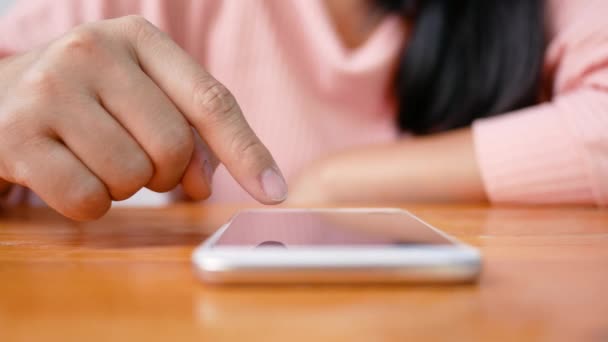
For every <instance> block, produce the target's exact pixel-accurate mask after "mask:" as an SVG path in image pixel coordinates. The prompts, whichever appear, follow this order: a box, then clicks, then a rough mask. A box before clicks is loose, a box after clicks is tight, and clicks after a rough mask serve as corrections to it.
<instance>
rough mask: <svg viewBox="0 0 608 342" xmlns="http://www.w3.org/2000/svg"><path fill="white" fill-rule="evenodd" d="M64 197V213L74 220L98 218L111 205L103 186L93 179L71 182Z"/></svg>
mask: <svg viewBox="0 0 608 342" xmlns="http://www.w3.org/2000/svg"><path fill="white" fill-rule="evenodd" d="M64 196H65V198H64V203H65V205H66V207H65V211H66V213H67V214H68V215H69V216H71V217H73V218H76V219H85V220H86V219H96V218H99V217H101V216H103V215H104V214H105V213H106V212H107V211H108V210H109V208H110V205H111V200H110V198H109V196H108V194H107V191H106V189H105V187H104V185H103V184H102V183H101V182H100V181H98V180H97V179H95V178H89V179H87V180H81V181H79V182H73V183H72V185H71V186H70V189H69V191H67V193H66V194H65V195H64Z"/></svg>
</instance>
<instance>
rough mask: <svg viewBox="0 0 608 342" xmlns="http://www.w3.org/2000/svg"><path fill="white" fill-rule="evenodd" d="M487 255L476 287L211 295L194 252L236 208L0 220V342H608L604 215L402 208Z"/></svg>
mask: <svg viewBox="0 0 608 342" xmlns="http://www.w3.org/2000/svg"><path fill="white" fill-rule="evenodd" d="M401 207H405V208H407V209H409V210H411V211H412V212H414V213H416V214H418V215H419V216H420V217H422V218H423V219H425V220H427V221H428V222H430V223H431V224H433V225H435V226H437V227H439V228H441V229H443V230H445V231H447V232H449V233H451V234H453V235H455V236H457V237H458V238H460V239H461V240H463V241H465V242H468V243H470V244H473V245H475V246H478V247H479V248H480V249H481V252H482V254H483V257H484V270H483V273H482V275H481V278H480V279H479V282H478V283H476V284H468V285H449V286H448V285H433V286H429V285H424V286H423V285H417V286H412V285H409V286H408V285H379V286H355V285H337V286H336V285H333V286H330V285H323V286H232V287H210V286H205V285H203V284H201V283H200V282H198V281H197V280H196V278H195V276H194V274H193V272H192V267H191V264H190V253H191V252H192V249H193V248H194V247H195V246H197V245H198V244H199V243H200V242H201V241H202V240H204V239H205V237H207V236H208V235H209V234H210V233H212V232H213V231H214V230H215V229H216V228H217V227H219V226H220V225H221V223H223V222H224V221H226V220H227V219H228V218H229V217H230V216H231V215H232V214H233V213H234V212H235V211H236V210H238V208H236V207H225V206H200V205H188V204H184V205H176V206H171V207H167V208H156V209H154V208H128V209H127V208H117V209H113V210H112V211H111V212H110V213H109V214H108V215H107V216H106V217H104V218H103V219H101V220H99V221H95V222H90V223H75V222H71V221H69V220H67V219H63V218H61V217H60V216H59V215H57V214H55V213H53V212H52V211H50V210H48V209H40V208H38V209H27V208H23V209H13V210H10V211H4V212H1V213H0V340H1V341H13V340H15V341H20V340H28V341H29V340H35V341H40V340H61V341H68V340H75V341H94V340H110V339H111V340H117V339H125V340H130V341H144V340H150V341H155V340H159V341H161V340H162V341H166V340H176V341H178V340H179V341H182V340H183V341H187V340H205V339H206V340H209V341H223V340H254V341H255V340H264V341H269V340H279V341H293V340H311V341H318V340H344V341H358V340H361V341H381V340H397V341H403V340H406V339H408V338H412V339H417V340H418V339H421V338H425V339H429V340H452V341H454V340H456V341H458V340H474V339H478V340H484V341H499V340H504V341H525V340H541V341H544V340H547V341H554V340H568V341H582V340H598V341H602V340H603V341H606V340H608V298H607V297H606V295H605V294H604V290H605V289H606V284H607V283H608V210H602V209H596V208H572V207H561V208H560V207H537V208H518V207H510V208H509V207H499V208H498V207H488V206H485V205H462V206H460V205H458V206H453V205H421V204H411V205H401Z"/></svg>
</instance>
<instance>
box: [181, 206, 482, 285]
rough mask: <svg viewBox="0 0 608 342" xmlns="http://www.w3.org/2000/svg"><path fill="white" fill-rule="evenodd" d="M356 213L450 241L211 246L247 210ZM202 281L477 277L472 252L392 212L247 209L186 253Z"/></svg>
mask: <svg viewBox="0 0 608 342" xmlns="http://www.w3.org/2000/svg"><path fill="white" fill-rule="evenodd" d="M252 211H256V212H260V211H262V212H276V211H281V212H328V211H331V212H336V211H339V212H356V213H377V212H381V213H387V214H391V213H392V214H406V215H408V216H410V217H412V218H414V219H416V220H417V221H419V222H420V223H422V224H423V225H425V226H426V227H428V228H429V229H431V230H433V231H434V232H435V233H437V234H439V235H441V236H443V237H444V238H446V239H447V240H449V241H450V242H451V244H450V245H421V246H407V247H402V246H396V245H387V246H365V247H361V246H356V247H335V246H317V247H308V246H307V247H297V248H291V249H289V250H284V249H281V248H266V249H252V248H251V247H235V246H230V247H213V246H214V244H215V243H216V242H217V240H219V238H220V237H221V236H222V234H223V233H224V232H225V231H226V230H228V229H229V228H230V224H231V222H232V221H233V220H234V218H235V217H237V215H240V214H243V213H247V212H252ZM192 261H193V264H194V266H195V268H196V271H197V274H198V275H199V277H200V278H201V279H202V280H203V281H205V282H207V283H302V282H304V283H335V282H465V281H471V280H474V279H476V278H477V277H478V275H479V273H480V271H481V256H480V253H479V252H478V250H477V249H475V248H473V247H471V246H469V245H466V244H464V243H462V242H460V241H459V240H457V239H456V238H454V237H453V236H450V235H448V234H446V233H445V232H443V231H441V230H439V229H437V228H435V227H433V226H432V225H430V224H428V223H427V222H425V221H423V220H421V219H420V218H418V217H417V216H415V215H413V214H412V213H410V212H409V211H407V210H403V209H397V208H336V209H328V208H318V209H317V208H306V209H249V210H245V211H241V212H239V213H237V214H236V215H234V216H233V217H232V218H231V219H230V220H229V221H228V222H227V223H226V224H224V225H223V226H222V227H220V229H218V230H217V231H216V232H215V233H214V234H213V235H212V236H211V237H209V238H208V239H207V240H206V241H205V242H204V243H203V244H202V245H200V246H199V247H197V248H196V249H195V251H194V252H193V254H192Z"/></svg>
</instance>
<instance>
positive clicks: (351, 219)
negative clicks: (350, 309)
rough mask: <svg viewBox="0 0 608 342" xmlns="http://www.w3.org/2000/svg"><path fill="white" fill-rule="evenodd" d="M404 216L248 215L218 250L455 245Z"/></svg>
mask: <svg viewBox="0 0 608 342" xmlns="http://www.w3.org/2000/svg"><path fill="white" fill-rule="evenodd" d="M451 244H453V242H451V241H450V240H449V239H447V238H446V237H444V236H443V235H441V234H440V233H438V232H437V231H435V230H433V229H432V228H430V227H429V226H428V225H426V224H424V223H423V222H422V221H420V220H418V219H417V218H416V217H414V216H412V215H411V214H409V213H407V212H400V211H377V212H376V211H369V212H357V211H339V210H338V211H276V212H273V211H249V212H243V213H240V214H238V215H237V216H235V217H234V218H233V219H232V221H231V223H230V224H229V226H228V228H227V229H226V230H225V231H224V233H223V234H222V235H221V236H220V238H219V239H218V240H217V241H216V243H215V244H214V246H213V247H222V246H224V247H251V248H262V247H277V248H289V247H317V246H327V247H329V246H341V247H345V246H362V247H363V246H374V245H376V246H377V245H381V246H386V245H397V246H404V247H407V246H413V245H451Z"/></svg>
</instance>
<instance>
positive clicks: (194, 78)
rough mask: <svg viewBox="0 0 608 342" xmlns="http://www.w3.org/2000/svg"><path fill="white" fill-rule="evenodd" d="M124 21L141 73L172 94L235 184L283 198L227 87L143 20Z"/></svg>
mask: <svg viewBox="0 0 608 342" xmlns="http://www.w3.org/2000/svg"><path fill="white" fill-rule="evenodd" d="M128 24H129V25H133V26H134V30H131V31H130V32H133V34H131V35H130V37H129V41H130V43H131V45H132V46H133V48H134V52H135V54H136V56H137V59H138V61H139V63H140V65H141V67H142V69H143V70H144V72H146V74H148V75H149V76H150V78H151V79H153V80H154V82H155V83H156V84H157V85H158V86H159V87H160V88H161V89H162V90H163V91H164V92H165V93H166V94H167V95H168V96H169V97H170V98H171V100H172V101H173V102H174V103H175V104H176V106H177V107H178V108H179V109H180V111H181V112H182V113H183V114H184V116H185V117H186V119H187V120H188V121H189V122H190V124H191V125H192V126H193V127H194V128H195V129H196V130H197V131H198V133H199V134H200V135H201V137H202V138H203V139H204V140H205V142H206V143H207V145H208V146H209V147H210V149H211V150H212V151H213V152H214V153H215V155H216V156H217V157H218V159H219V160H220V161H221V162H222V163H223V164H224V165H225V166H226V168H227V169H228V171H229V172H230V174H231V175H232V176H233V177H234V178H235V179H236V180H237V182H239V184H240V185H241V186H242V187H243V188H244V189H245V190H247V192H249V193H250V194H251V195H252V196H253V197H254V198H256V199H257V200H259V201H260V202H262V203H268V204H272V203H277V202H281V201H283V200H284V199H285V198H286V196H287V185H286V182H285V180H284V178H283V176H282V174H281V171H280V170H279V168H278V167H277V165H276V163H275V161H274V159H273V157H272V155H271V154H270V152H269V151H268V149H267V148H266V147H265V146H264V144H263V143H262V142H261V141H260V139H259V138H258V137H257V135H256V134H255V133H254V132H253V130H252V129H251V127H250V126H249V124H248V123H247V121H246V120H245V117H244V116H243V113H242V112H241V109H240V107H239V105H238V103H237V101H236V99H235V98H234V96H233V95H232V94H231V93H230V91H228V89H227V88H226V87H224V86H223V85H222V84H221V83H220V82H218V81H217V80H216V79H215V78H214V77H213V76H211V75H210V74H209V73H207V72H206V71H205V70H203V68H202V67H201V66H200V65H199V64H198V63H197V62H196V61H195V60H194V59H193V58H192V57H190V56H189V55H188V54H187V53H186V52H185V51H183V50H182V49H181V48H180V47H179V46H178V45H177V44H176V43H175V42H174V41H173V40H171V39H170V38H169V37H168V36H167V35H166V34H164V33H162V32H161V31H160V30H158V29H156V28H155V27H154V26H153V25H152V24H150V23H148V22H147V21H146V20H145V19H142V18H137V17H136V18H132V19H131V22H130V23H128ZM201 172H202V171H201Z"/></svg>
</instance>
